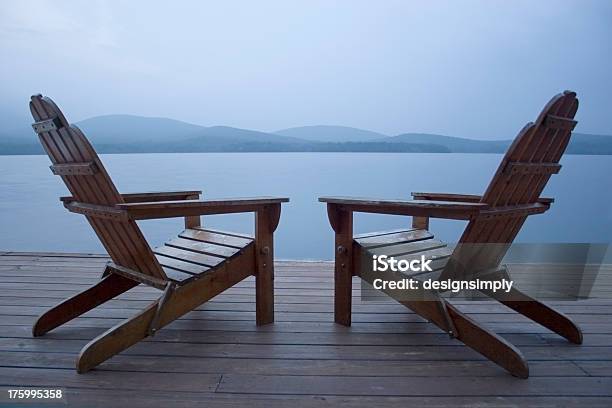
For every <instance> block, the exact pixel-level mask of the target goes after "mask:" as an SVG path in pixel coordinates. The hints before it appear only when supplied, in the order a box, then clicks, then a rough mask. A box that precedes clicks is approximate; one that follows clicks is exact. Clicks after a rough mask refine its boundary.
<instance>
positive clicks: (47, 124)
mask: <svg viewBox="0 0 612 408" xmlns="http://www.w3.org/2000/svg"><path fill="white" fill-rule="evenodd" d="M30 111H31V112H32V116H33V117H34V120H35V121H36V123H35V124H34V125H33V127H34V129H35V131H37V133H38V136H39V139H40V142H41V144H42V146H43V148H44V150H45V151H46V152H47V155H48V156H49V158H50V159H51V163H52V166H51V169H52V171H53V172H54V174H57V175H59V176H60V177H61V178H62V180H63V181H64V183H65V184H66V187H67V188H68V190H69V191H70V193H71V194H72V197H73V198H74V200H75V201H78V202H81V203H84V204H91V205H97V206H104V207H113V206H115V205H116V204H119V203H123V198H122V196H121V194H119V192H118V191H117V188H116V187H115V185H114V183H113V181H112V180H111V178H110V177H109V175H108V173H107V172H106V170H105V168H104V165H103V164H102V162H101V161H100V158H99V157H98V154H97V153H96V151H95V150H94V149H93V147H92V146H91V144H90V143H89V141H88V140H87V138H86V137H85V135H84V134H83V132H81V130H80V129H79V128H77V127H76V126H74V125H70V124H69V123H68V121H67V120H66V118H65V117H64V115H63V114H62V112H61V111H60V110H59V108H58V107H57V106H56V105H55V103H54V102H53V101H52V100H51V99H49V98H46V97H43V96H41V95H34V96H32V99H31V102H30ZM86 218H87V221H88V222H89V223H90V225H91V226H92V228H93V229H94V231H95V233H96V235H97V236H98V238H99V239H100V241H101V242H102V244H103V245H104V248H105V249H106V250H107V252H108V254H109V255H110V256H111V258H112V259H113V262H114V263H115V264H117V265H120V266H123V267H125V268H129V269H133V270H136V271H138V272H141V273H144V274H147V275H151V276H154V277H157V278H161V279H166V276H165V274H164V272H163V270H162V268H161V266H160V265H159V263H158V262H157V259H156V258H155V256H154V255H153V252H152V251H151V248H150V247H149V245H148V243H147V242H146V240H145V238H144V236H143V234H142V232H141V231H140V228H139V227H138V225H137V224H136V222H135V221H133V220H130V219H109V218H100V217H95V216H90V215H87V216H86Z"/></svg>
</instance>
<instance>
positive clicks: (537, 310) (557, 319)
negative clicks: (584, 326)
mask: <svg viewBox="0 0 612 408" xmlns="http://www.w3.org/2000/svg"><path fill="white" fill-rule="evenodd" d="M483 293H485V294H486V295H488V296H490V297H492V298H494V299H496V300H498V301H499V302H500V303H502V304H504V305H506V306H508V307H509V308H511V309H513V310H515V311H517V312H519V313H520V314H522V315H523V316H525V317H528V318H530V319H531V320H533V321H535V322H536V323H539V324H541V325H542V326H544V327H546V328H547V329H549V330H552V331H553V332H555V333H557V334H559V335H560V336H562V337H565V338H566V339H567V340H569V341H571V342H572V343H575V344H582V331H581V330H580V328H579V327H578V325H576V323H574V322H572V321H571V320H570V318H569V317H567V316H565V315H564V314H563V313H561V312H557V311H556V310H554V309H552V308H551V307H550V306H547V305H546V304H544V303H542V302H540V301H539V300H536V299H534V298H532V297H531V296H529V295H527V294H525V293H523V292H521V291H520V290H518V289H516V288H512V289H511V291H510V292H509V293H497V292H492V291H486V292H484V291H483Z"/></svg>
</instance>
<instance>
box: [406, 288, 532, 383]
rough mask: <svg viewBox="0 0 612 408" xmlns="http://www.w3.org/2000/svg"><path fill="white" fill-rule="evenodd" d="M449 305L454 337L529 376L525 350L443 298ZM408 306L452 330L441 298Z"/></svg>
mask: <svg viewBox="0 0 612 408" xmlns="http://www.w3.org/2000/svg"><path fill="white" fill-rule="evenodd" d="M441 302H444V304H445V305H446V310H447V311H448V317H449V318H450V319H452V323H453V326H454V327H453V328H452V329H454V333H453V334H454V337H455V338H456V339H457V340H460V341H462V342H463V343H464V344H465V345H466V346H468V347H470V348H471V349H473V350H474V351H477V352H478V353H480V354H482V355H483V356H485V357H486V358H488V359H489V360H491V361H493V362H494V363H495V364H497V365H499V366H501V367H503V368H505V369H506V370H507V371H508V372H510V374H512V375H513V376H515V377H519V378H527V377H529V364H528V363H527V360H525V358H524V357H523V355H522V354H521V352H520V351H519V350H518V349H517V348H516V347H515V346H514V345H512V344H511V343H509V342H508V341H507V340H506V339H504V338H503V337H501V336H499V335H497V334H495V333H493V332H492V331H490V330H488V329H486V328H484V327H482V326H481V325H480V324H478V323H477V322H476V321H474V320H472V319H471V318H469V317H468V316H466V315H465V314H464V313H462V312H460V311H459V310H457V309H456V308H455V307H454V306H453V305H451V304H450V303H448V302H445V301H444V300H441ZM400 303H402V304H403V305H404V306H406V307H408V308H410V309H412V310H413V311H415V312H416V313H417V314H419V315H420V316H422V317H424V318H426V319H428V320H429V321H431V322H432V323H434V324H435V325H436V326H438V327H440V328H441V329H442V330H444V331H447V332H448V331H449V329H450V328H449V327H448V323H447V318H446V317H445V316H444V314H443V313H442V312H441V310H442V309H441V308H440V307H439V306H440V304H439V303H438V302H437V301H402V302H400Z"/></svg>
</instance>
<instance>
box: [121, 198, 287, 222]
mask: <svg viewBox="0 0 612 408" xmlns="http://www.w3.org/2000/svg"><path fill="white" fill-rule="evenodd" d="M288 201H289V199H288V198H277V197H253V198H234V199H218V200H184V201H156V202H144V203H125V204H117V206H116V208H119V209H121V210H125V211H126V212H127V214H128V215H129V217H130V218H132V219H135V220H148V219H156V218H173V217H188V216H193V215H207V214H229V213H241V212H257V211H259V210H263V209H264V208H265V207H268V206H272V205H278V206H280V204H281V203H286V202H288Z"/></svg>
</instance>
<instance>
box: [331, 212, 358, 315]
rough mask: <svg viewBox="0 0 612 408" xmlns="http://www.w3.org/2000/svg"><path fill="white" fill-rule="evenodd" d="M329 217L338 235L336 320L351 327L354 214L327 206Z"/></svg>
mask: <svg viewBox="0 0 612 408" xmlns="http://www.w3.org/2000/svg"><path fill="white" fill-rule="evenodd" d="M327 216H328V218H329V222H330V224H331V226H332V228H333V229H334V232H335V233H336V237H335V247H334V252H335V263H334V320H335V322H336V323H339V324H342V325H344V326H350V325H351V303H352V290H353V275H354V270H353V267H354V265H353V212H352V211H348V210H346V209H344V208H342V207H340V206H338V205H335V204H327Z"/></svg>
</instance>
